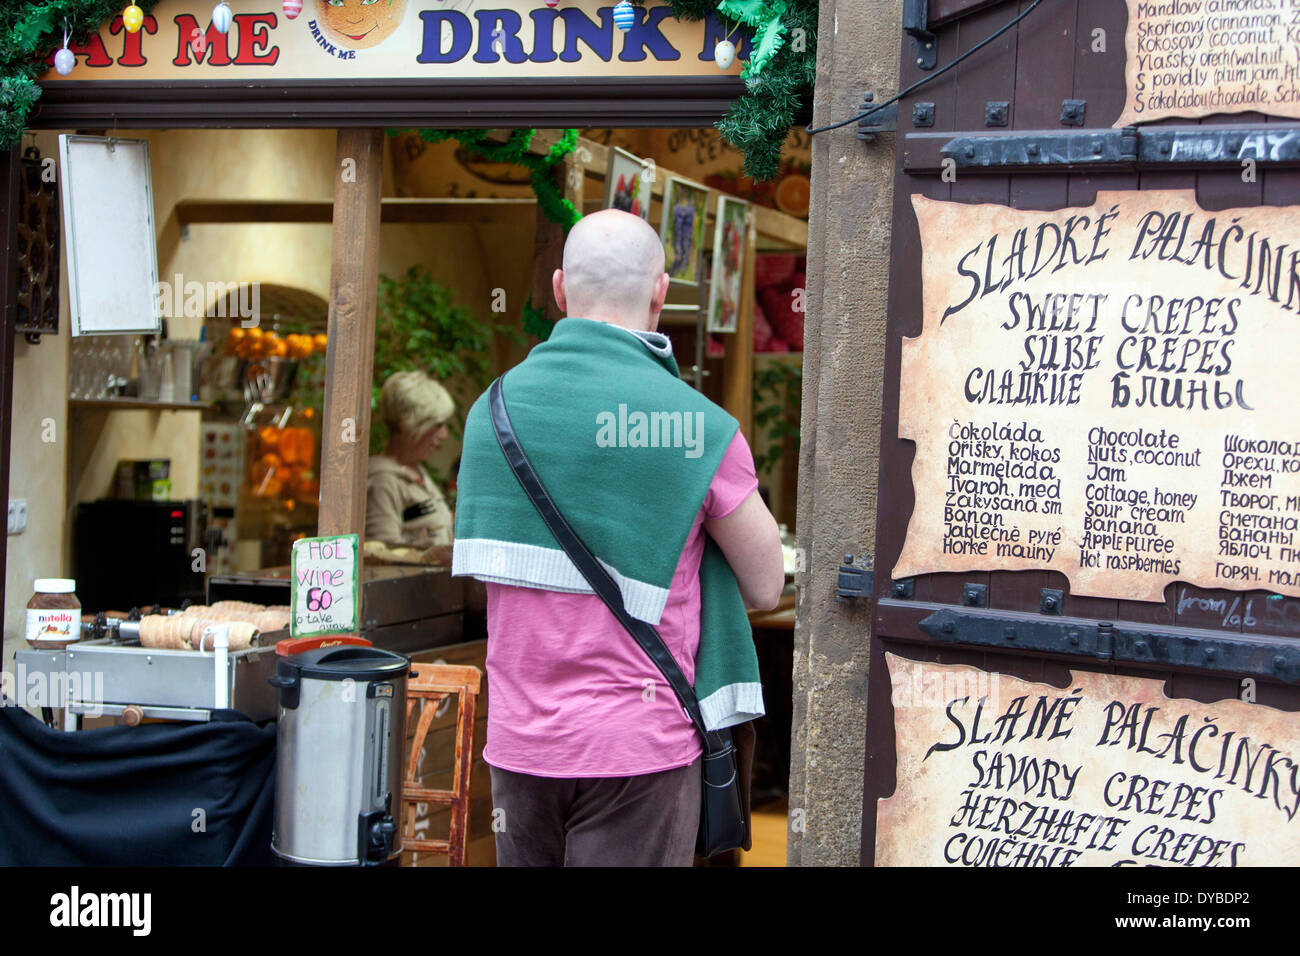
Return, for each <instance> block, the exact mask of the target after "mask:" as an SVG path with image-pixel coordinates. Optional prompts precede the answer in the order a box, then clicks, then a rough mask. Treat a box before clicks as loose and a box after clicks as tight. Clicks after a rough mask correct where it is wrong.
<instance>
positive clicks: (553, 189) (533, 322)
mask: <svg viewBox="0 0 1300 956" xmlns="http://www.w3.org/2000/svg"><path fill="white" fill-rule="evenodd" d="M399 132H401V131H400V130H389V131H388V135H390V136H395V135H397V134H398V133H399ZM490 132H491V130H480V129H421V130H416V131H415V133H416V135H418V136H419V137H420V139H422V140H424V141H425V142H426V143H441V142H444V141H446V140H449V139H454V140H456V141H457V142H458V143H460V144H461V146H463V147H465V148H466V149H468V150H470V151H471V152H473V153H477V154H478V155H479V156H481V157H483V158H484V159H486V160H488V161H489V162H493V163H512V164H514V165H518V166H523V167H524V168H525V169H527V170H528V178H529V182H530V183H531V184H532V187H533V193H534V194H535V195H536V196H537V205H538V208H539V209H541V211H542V215H544V216H545V217H546V218H547V219H549V220H550V221H551V222H553V223H556V224H557V225H559V226H560V227H562V228H563V229H564V234H565V235H566V236H567V235H568V234H569V230H570V229H572V228H573V226H574V224H575V223H576V222H577V221H578V220H579V219H581V218H582V213H581V212H579V211H578V210H577V209H576V208H574V205H573V203H571V202H570V201H569V200H567V199H565V198H564V193H563V191H562V190H561V189H560V186H559V184H558V183H556V181H555V167H556V166H557V165H559V164H560V163H561V162H563V161H564V157H566V156H568V155H569V154H570V153H571V152H573V150H574V148H575V147H576V146H577V145H578V131H577V130H576V129H566V130H565V131H564V132H563V134H561V136H560V138H559V139H558V140H556V142H555V143H554V144H553V145H552V146H551V148H550V149H548V150H547V151H546V155H545V156H539V155H537V154H535V153H531V152H529V151H528V147H529V146H530V145H531V144H532V141H533V135H534V134H535V133H536V132H537V130H533V129H517V130H512V131H511V133H510V136H509V138H508V139H506V141H505V142H498V141H496V140H492V139H489V138H488V134H489V133H490ZM521 322H522V324H523V328H524V331H525V332H527V333H528V334H529V335H535V336H537V338H539V339H541V340H542V341H546V339H547V338H549V337H550V334H551V329H552V328H554V327H555V323H554V322H552V321H551V320H550V319H548V318H547V317H546V312H545V311H544V310H542V309H539V308H536V307H535V306H534V305H533V297H532V296H529V297H528V301H527V302H525V303H524V308H523V315H522V318H521Z"/></svg>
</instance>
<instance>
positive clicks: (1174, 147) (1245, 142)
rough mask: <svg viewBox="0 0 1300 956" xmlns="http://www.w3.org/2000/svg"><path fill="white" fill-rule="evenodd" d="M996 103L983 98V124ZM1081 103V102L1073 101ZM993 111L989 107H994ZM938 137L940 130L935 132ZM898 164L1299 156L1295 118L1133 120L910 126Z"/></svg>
mask: <svg viewBox="0 0 1300 956" xmlns="http://www.w3.org/2000/svg"><path fill="white" fill-rule="evenodd" d="M1001 105H1002V104H1001V103H989V104H988V108H989V109H992V110H993V112H991V113H989V114H988V115H987V116H986V123H989V124H990V125H991V124H993V123H995V122H998V121H1000V119H1001V116H1002V114H1001V113H999V112H998V109H999V108H1000V107H1001ZM1079 109H1080V110H1082V107H1079ZM995 113H996V114H997V115H994V114H995ZM1082 115H1083V114H1082V112H1075V111H1074V110H1073V109H1071V108H1070V101H1066V105H1065V106H1064V107H1063V108H1062V111H1061V122H1062V123H1066V124H1070V123H1073V122H1074V121H1075V120H1076V119H1077V120H1078V121H1079V122H1082ZM939 137H944V138H942V139H940V138H939ZM904 145H905V156H906V159H905V163H904V168H905V169H906V170H907V171H909V172H912V173H919V172H923V171H927V170H930V169H940V168H943V167H944V166H945V165H947V164H949V163H951V164H953V165H954V166H955V167H956V168H958V169H966V170H977V169H988V170H995V169H1004V168H1022V169H1026V170H1031V171H1032V170H1036V169H1038V170H1045V169H1059V168H1088V167H1111V168H1117V167H1118V168H1150V167H1162V166H1193V165H1196V166H1202V165H1210V166H1227V167H1238V166H1244V165H1245V164H1248V163H1254V164H1257V165H1260V166H1287V165H1289V166H1294V165H1297V164H1300V126H1295V127H1286V126H1281V125H1278V126H1217V127H1215V126H1151V127H1143V128H1142V129H1141V130H1139V129H1138V128H1137V127H1135V126H1126V127H1124V128H1122V129H1097V128H1088V129H1078V130H1060V129H1048V130H1023V131H1012V132H1008V133H984V132H969V133H963V134H957V135H948V134H942V133H910V134H908V136H907V138H906V141H905V144H904Z"/></svg>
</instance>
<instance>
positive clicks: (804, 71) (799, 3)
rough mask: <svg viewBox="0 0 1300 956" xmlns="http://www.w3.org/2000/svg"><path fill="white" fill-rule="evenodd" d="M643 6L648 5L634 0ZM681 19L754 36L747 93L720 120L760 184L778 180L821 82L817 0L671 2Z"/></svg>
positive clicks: (719, 125) (725, 135)
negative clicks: (710, 20)
mask: <svg viewBox="0 0 1300 956" xmlns="http://www.w3.org/2000/svg"><path fill="white" fill-rule="evenodd" d="M633 2H634V3H638V4H640V5H642V6H644V4H645V0H633ZM667 2H668V6H669V7H670V8H672V11H673V16H674V17H676V18H677V19H679V20H703V19H704V18H705V17H707V16H709V14H716V15H717V16H719V18H721V19H723V20H724V22H725V21H726V20H728V19H730V20H733V21H739V22H741V23H743V24H744V25H745V26H746V27H748V28H749V30H750V32H751V33H752V34H753V40H752V42H751V43H750V54H749V59H748V60H747V61H746V63H745V69H744V72H743V73H742V76H743V77H744V79H745V93H743V94H742V95H741V96H740V98H739V99H737V100H736V102H734V103H733V104H731V109H730V110H728V111H727V114H726V115H725V116H723V117H722V119H720V120H718V122H717V124H716V125H717V128H718V132H720V133H721V134H722V136H723V138H724V139H725V140H726V141H727V142H729V143H731V145H732V146H734V147H736V149H738V150H740V152H741V153H743V154H744V156H745V172H746V173H747V174H748V175H749V176H750V177H751V178H753V179H755V180H769V179H774V178H776V175H777V173H778V172H779V169H780V165H781V149H782V146H783V145H784V144H785V139H786V137H787V136H788V135H789V133H790V129H791V127H793V126H794V125H795V117H796V116H798V115H799V111H800V107H801V106H802V105H803V103H804V102H805V101H807V100H810V99H811V98H812V89H813V81H814V80H815V79H816V77H817V0H667Z"/></svg>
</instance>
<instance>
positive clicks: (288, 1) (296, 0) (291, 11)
mask: <svg viewBox="0 0 1300 956" xmlns="http://www.w3.org/2000/svg"><path fill="white" fill-rule="evenodd" d="M300 13H302V0H284V18H285V19H286V20H296V19H298V14H300Z"/></svg>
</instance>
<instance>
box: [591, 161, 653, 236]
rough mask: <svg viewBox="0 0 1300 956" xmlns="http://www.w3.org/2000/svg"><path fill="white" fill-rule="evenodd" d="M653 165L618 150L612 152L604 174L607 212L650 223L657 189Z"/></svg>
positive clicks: (605, 207)
mask: <svg viewBox="0 0 1300 956" xmlns="http://www.w3.org/2000/svg"><path fill="white" fill-rule="evenodd" d="M654 181H655V177H654V164H653V163H651V162H650V161H649V160H643V159H641V158H639V157H637V156H633V155H632V154H631V153H629V152H628V151H627V150H625V149H619V148H618V147H617V146H615V147H613V148H612V149H611V150H610V151H609V168H608V169H607V170H606V171H605V204H604V206H603V207H602V208H604V209H621V210H623V212H630V213H631V214H632V215H634V216H640V217H641V218H642V219H644V220H646V221H647V222H649V221H650V188H651V187H652V186H653V185H654Z"/></svg>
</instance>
